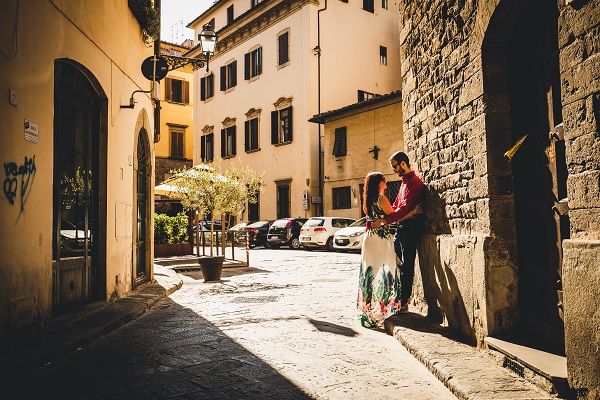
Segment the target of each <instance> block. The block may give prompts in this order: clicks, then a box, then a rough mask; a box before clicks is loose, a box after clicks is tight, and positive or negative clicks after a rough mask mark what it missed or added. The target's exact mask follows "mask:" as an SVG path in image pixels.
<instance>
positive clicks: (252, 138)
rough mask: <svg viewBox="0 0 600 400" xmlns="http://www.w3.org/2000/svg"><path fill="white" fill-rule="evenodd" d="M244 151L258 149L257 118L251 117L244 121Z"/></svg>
mask: <svg viewBox="0 0 600 400" xmlns="http://www.w3.org/2000/svg"><path fill="white" fill-rule="evenodd" d="M244 131H245V135H244V136H245V138H246V141H245V143H246V144H245V149H246V151H247V152H248V151H253V150H258V149H259V146H258V118H252V119H250V120H248V121H246V122H245V123H244Z"/></svg>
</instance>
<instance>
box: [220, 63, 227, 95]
mask: <svg viewBox="0 0 600 400" xmlns="http://www.w3.org/2000/svg"><path fill="white" fill-rule="evenodd" d="M226 68H227V67H226V66H225V65H223V66H222V67H221V68H220V71H221V91H222V92H223V91H225V89H227V69H226Z"/></svg>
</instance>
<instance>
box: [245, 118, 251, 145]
mask: <svg viewBox="0 0 600 400" xmlns="http://www.w3.org/2000/svg"><path fill="white" fill-rule="evenodd" d="M244 140H245V142H244V151H248V150H250V121H244Z"/></svg>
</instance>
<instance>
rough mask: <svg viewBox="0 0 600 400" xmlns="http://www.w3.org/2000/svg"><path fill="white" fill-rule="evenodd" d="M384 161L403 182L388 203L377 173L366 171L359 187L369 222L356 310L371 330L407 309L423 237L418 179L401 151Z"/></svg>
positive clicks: (381, 180)
mask: <svg viewBox="0 0 600 400" xmlns="http://www.w3.org/2000/svg"><path fill="white" fill-rule="evenodd" d="M389 161H390V165H391V167H392V169H393V170H394V172H395V173H396V175H398V176H399V177H401V178H402V184H401V185H400V190H399V191H398V196H397V197H396V200H395V201H394V203H393V204H390V201H389V200H388V199H387V197H385V195H384V194H383V192H384V190H385V189H386V188H387V183H386V181H385V176H384V175H383V174H382V173H381V172H371V173H369V174H368V175H367V176H366V178H365V184H364V196H363V211H364V212H365V214H366V216H367V221H368V222H367V234H366V235H365V237H364V239H363V246H362V253H361V266H360V276H359V290H358V299H357V306H358V310H359V319H360V322H361V324H362V325H363V326H365V327H370V328H381V327H383V321H384V320H385V319H386V318H387V317H389V316H392V315H394V314H398V313H404V312H407V311H408V300H409V298H410V296H411V294H412V284H413V277H414V268H415V257H416V252H417V245H418V243H419V240H420V238H421V235H422V233H423V222H424V218H423V210H422V208H421V204H420V203H421V200H422V194H423V188H424V185H423V181H421V179H419V177H417V176H416V175H415V172H414V171H413V170H412V169H411V168H410V162H409V160H408V156H407V155H406V154H405V153H403V152H401V151H398V152H396V153H394V154H393V155H392V156H391V157H390V159H389ZM394 222H398V227H397V228H396V233H395V235H394V237H393V239H392V235H391V232H390V227H389V224H391V223H394Z"/></svg>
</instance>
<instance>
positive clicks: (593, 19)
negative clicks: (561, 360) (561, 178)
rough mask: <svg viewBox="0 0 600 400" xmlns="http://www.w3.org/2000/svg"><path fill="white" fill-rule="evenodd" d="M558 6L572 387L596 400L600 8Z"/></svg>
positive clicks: (592, 4) (599, 389)
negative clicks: (569, 231)
mask: <svg viewBox="0 0 600 400" xmlns="http://www.w3.org/2000/svg"><path fill="white" fill-rule="evenodd" d="M566 3H567V5H563V6H561V7H560V27H561V29H560V31H559V32H560V36H559V46H560V70H561V85H562V102H563V117H564V126H565V141H566V145H567V166H568V170H569V178H568V198H569V208H570V212H569V217H570V223H571V239H570V240H566V241H564V242H563V255H564V258H563V290H564V308H565V336H566V342H565V347H566V354H567V369H568V377H569V384H570V386H571V387H573V388H574V389H575V390H577V392H578V395H579V396H580V397H581V398H586V399H597V398H600V355H599V349H600V329H599V327H600V311H598V310H600V268H599V267H598V265H599V264H598V261H597V260H598V259H600V35H599V33H600V1H598V0H595V1H587V0H586V1H566Z"/></svg>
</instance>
